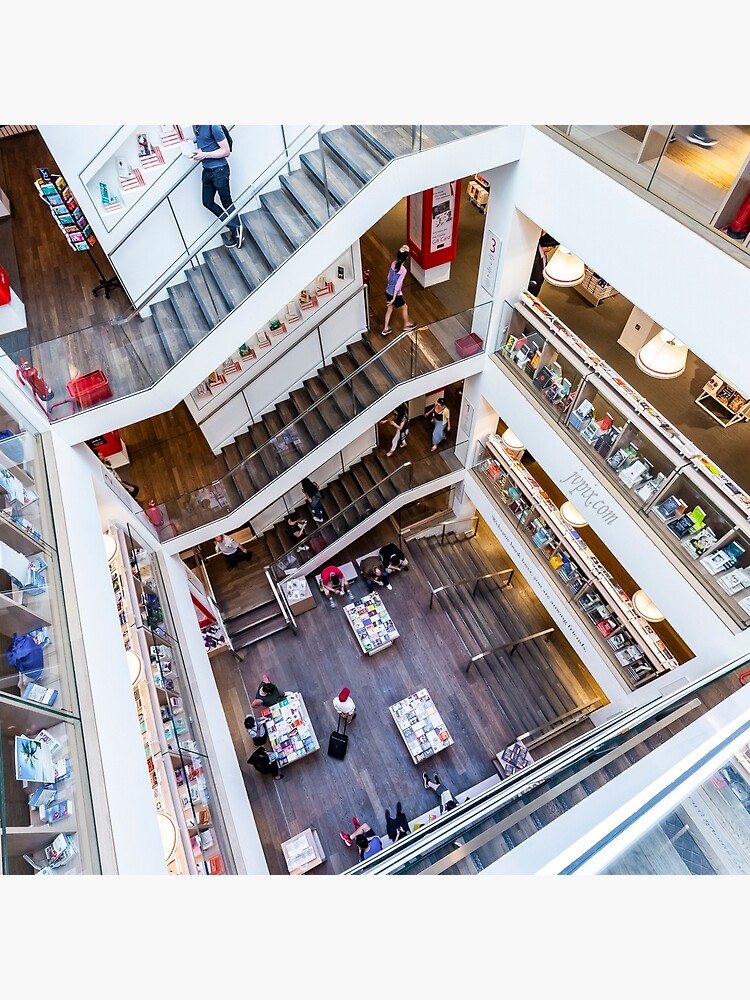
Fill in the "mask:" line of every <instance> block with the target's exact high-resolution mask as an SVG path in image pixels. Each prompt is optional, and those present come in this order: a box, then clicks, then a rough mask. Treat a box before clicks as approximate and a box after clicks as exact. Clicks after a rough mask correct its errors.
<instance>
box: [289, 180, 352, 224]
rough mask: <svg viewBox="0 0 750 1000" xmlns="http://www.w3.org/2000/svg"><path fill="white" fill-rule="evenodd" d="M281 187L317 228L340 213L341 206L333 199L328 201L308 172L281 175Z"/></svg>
mask: <svg viewBox="0 0 750 1000" xmlns="http://www.w3.org/2000/svg"><path fill="white" fill-rule="evenodd" d="M279 180H280V182H281V186H282V187H283V188H285V189H286V190H287V191H288V192H289V194H290V196H291V197H292V198H294V200H295V201H296V202H297V204H298V205H299V207H300V209H301V210H302V211H303V212H305V214H306V215H307V216H308V218H309V219H310V221H311V222H312V223H313V225H315V226H316V227H320V226H322V225H323V223H324V222H327V221H328V219H329V218H330V217H331V216H332V215H335V214H336V212H338V210H339V208H340V207H341V205H340V204H339V203H338V202H336V201H334V200H333V199H332V198H331V199H326V196H325V194H324V193H323V191H322V189H321V187H320V185H319V184H318V183H317V181H315V180H314V179H313V178H312V177H311V176H310V174H309V173H308V172H307V171H306V170H293V171H292V173H291V174H279Z"/></svg>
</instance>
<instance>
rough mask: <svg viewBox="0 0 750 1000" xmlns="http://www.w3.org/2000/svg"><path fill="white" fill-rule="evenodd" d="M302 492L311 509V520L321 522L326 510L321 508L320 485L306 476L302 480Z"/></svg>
mask: <svg viewBox="0 0 750 1000" xmlns="http://www.w3.org/2000/svg"><path fill="white" fill-rule="evenodd" d="M302 492H303V493H304V495H305V500H306V501H307V503H308V504H309V507H310V510H311V511H312V516H313V520H314V521H317V523H318V524H322V523H323V521H325V519H326V517H325V515H326V512H325V510H324V509H323V498H322V497H321V495H320V486H318V484H317V483H316V482H314V481H313V480H312V479H308V478H307V476H305V478H304V479H303V480H302Z"/></svg>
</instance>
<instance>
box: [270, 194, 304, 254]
mask: <svg viewBox="0 0 750 1000" xmlns="http://www.w3.org/2000/svg"><path fill="white" fill-rule="evenodd" d="M260 200H261V204H262V205H263V207H264V208H265V209H266V211H267V212H268V213H269V215H271V216H272V217H273V220H274V222H275V223H276V225H277V226H278V228H279V229H280V230H281V232H282V233H283V234H284V236H285V237H286V238H287V240H288V241H289V243H291V245H292V246H293V247H294V249H295V250H296V249H297V248H298V247H301V246H302V244H303V243H306V242H307V241H308V240H309V239H310V237H311V236H313V235H314V234H315V233H316V232H317V229H318V227H317V226H315V225H314V224H313V223H312V222H311V221H310V220H309V219H308V218H307V216H306V215H304V214H303V213H302V212H300V211H299V208H298V207H297V203H296V202H295V200H294V199H293V198H292V197H291V195H289V194H288V193H287V192H286V190H285V189H284V188H281V187H279V188H276V189H275V190H274V191H268V192H267V193H265V194H262V195H261V196H260Z"/></svg>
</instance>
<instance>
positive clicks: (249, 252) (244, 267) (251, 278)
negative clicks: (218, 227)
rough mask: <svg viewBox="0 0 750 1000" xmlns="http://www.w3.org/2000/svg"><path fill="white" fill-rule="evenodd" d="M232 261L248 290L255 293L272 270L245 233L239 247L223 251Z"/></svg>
mask: <svg viewBox="0 0 750 1000" xmlns="http://www.w3.org/2000/svg"><path fill="white" fill-rule="evenodd" d="M243 221H244V220H243ZM225 252H226V253H228V254H229V255H230V257H231V258H232V260H233V261H234V263H235V265H236V266H237V269H238V270H239V272H240V274H241V275H242V278H243V280H244V281H245V282H246V284H247V285H248V288H249V290H250V291H251V292H252V291H255V289H256V288H257V287H258V285H260V284H262V283H263V282H264V281H265V280H266V278H267V277H268V275H269V274H271V272H272V271H273V270H274V268H273V267H271V265H270V264H269V263H268V261H267V260H266V258H265V256H264V255H263V253H261V250H260V248H259V247H258V245H257V244H256V243H255V242H254V241H253V240H252V239H251V237H250V236H249V235H248V234H247V233H246V234H245V238H244V240H243V241H242V246H241V247H228V248H227V249H226V251H225Z"/></svg>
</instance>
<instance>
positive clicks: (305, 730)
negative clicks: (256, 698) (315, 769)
mask: <svg viewBox="0 0 750 1000" xmlns="http://www.w3.org/2000/svg"><path fill="white" fill-rule="evenodd" d="M261 716H262V717H263V719H264V720H265V723H266V727H267V729H268V738H269V740H270V742H271V749H272V750H274V751H275V752H276V755H277V756H276V760H277V762H278V765H279V767H284V766H285V765H286V764H291V763H293V762H294V761H295V760H299V759H300V757H306V756H307V755H308V754H309V753H313V751H315V750H319V749H320V744H319V743H318V739H317V737H316V735H315V731H314V729H313V727H312V723H311V722H310V716H309V715H308V714H307V709H306V708H305V703H304V701H303V700H302V695H301V694H300V693H299V692H298V691H287V692H286V697H285V698H284V700H283V701H280V702H278V704H276V705H271V707H270V708H264V709H263V711H262V712H261Z"/></svg>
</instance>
